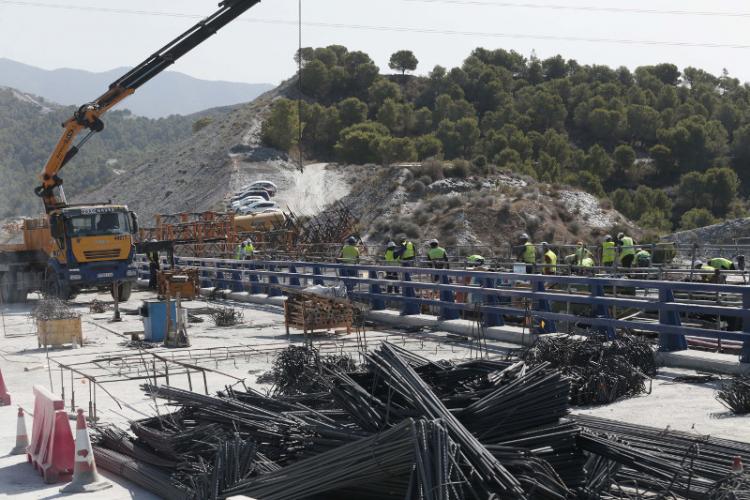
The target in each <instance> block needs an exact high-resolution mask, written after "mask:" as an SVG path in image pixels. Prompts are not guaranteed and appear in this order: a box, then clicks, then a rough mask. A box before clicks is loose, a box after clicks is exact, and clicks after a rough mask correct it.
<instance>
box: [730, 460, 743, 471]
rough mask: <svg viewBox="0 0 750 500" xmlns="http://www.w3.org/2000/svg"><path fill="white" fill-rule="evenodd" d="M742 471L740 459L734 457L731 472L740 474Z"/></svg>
mask: <svg viewBox="0 0 750 500" xmlns="http://www.w3.org/2000/svg"><path fill="white" fill-rule="evenodd" d="M743 469H744V466H743V465H742V458H741V457H739V456H736V457H734V460H732V472H742V471H743Z"/></svg>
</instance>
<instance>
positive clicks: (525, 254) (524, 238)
mask: <svg viewBox="0 0 750 500" xmlns="http://www.w3.org/2000/svg"><path fill="white" fill-rule="evenodd" d="M519 240H520V241H521V246H520V248H519V250H520V251H519V254H518V259H519V260H520V261H521V262H523V263H525V264H526V273H527V274H531V273H533V272H534V264H536V248H535V247H534V244H533V243H532V242H531V239H530V238H529V235H528V234H526V233H523V234H522V235H521V237H520V238H519Z"/></svg>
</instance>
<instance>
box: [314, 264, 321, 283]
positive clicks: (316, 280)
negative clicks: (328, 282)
mask: <svg viewBox="0 0 750 500" xmlns="http://www.w3.org/2000/svg"><path fill="white" fill-rule="evenodd" d="M313 275H315V276H323V271H322V270H321V267H320V266H313ZM322 284H323V280H322V279H321V278H313V285H322Z"/></svg>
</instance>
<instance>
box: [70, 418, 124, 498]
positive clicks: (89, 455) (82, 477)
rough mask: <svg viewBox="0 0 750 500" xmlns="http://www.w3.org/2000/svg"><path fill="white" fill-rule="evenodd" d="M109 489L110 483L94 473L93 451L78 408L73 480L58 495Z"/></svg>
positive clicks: (84, 419)
mask: <svg viewBox="0 0 750 500" xmlns="http://www.w3.org/2000/svg"><path fill="white" fill-rule="evenodd" d="M111 487H112V483H108V482H106V481H102V480H101V478H100V477H99V474H98V473H97V472H96V462H95V461H94V450H93V449H92V448H91V440H90V439H89V431H88V429H87V428H86V418H85V417H84V416H83V410H81V409H80V408H79V409H78V416H77V417H76V458H75V466H74V470H73V480H72V481H71V483H70V484H69V485H67V486H66V487H65V488H62V489H60V493H88V492H92V491H99V490H103V489H106V488H111Z"/></svg>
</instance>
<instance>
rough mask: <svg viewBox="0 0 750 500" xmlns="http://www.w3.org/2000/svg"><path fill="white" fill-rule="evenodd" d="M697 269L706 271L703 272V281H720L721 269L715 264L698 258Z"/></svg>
mask: <svg viewBox="0 0 750 500" xmlns="http://www.w3.org/2000/svg"><path fill="white" fill-rule="evenodd" d="M695 269H697V270H699V271H704V272H703V273H701V280H702V281H705V282H706V283H717V282H718V281H719V274H720V271H719V270H718V269H716V268H715V267H714V266H711V265H708V264H705V263H704V262H703V261H701V260H696V261H695Z"/></svg>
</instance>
